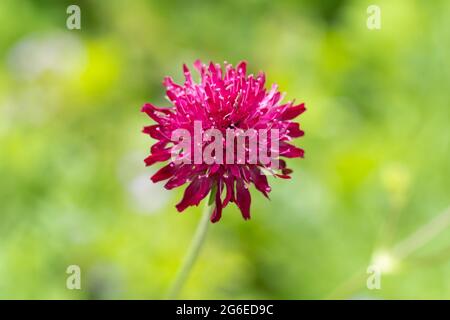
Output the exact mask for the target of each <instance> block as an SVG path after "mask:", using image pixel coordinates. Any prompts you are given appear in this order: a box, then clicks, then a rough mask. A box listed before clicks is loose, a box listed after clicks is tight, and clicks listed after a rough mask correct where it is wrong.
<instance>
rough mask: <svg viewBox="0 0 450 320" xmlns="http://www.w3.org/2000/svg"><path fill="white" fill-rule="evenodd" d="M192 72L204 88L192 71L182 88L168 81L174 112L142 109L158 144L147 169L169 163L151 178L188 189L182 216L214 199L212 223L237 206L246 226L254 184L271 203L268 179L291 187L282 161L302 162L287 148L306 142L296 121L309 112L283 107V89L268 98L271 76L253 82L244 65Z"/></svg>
mask: <svg viewBox="0 0 450 320" xmlns="http://www.w3.org/2000/svg"><path fill="white" fill-rule="evenodd" d="M194 67H195V68H196V69H197V70H198V72H199V73H200V78H201V79H200V82H199V83H197V82H195V81H194V80H193V78H192V75H191V73H190V71H189V69H188V68H187V67H186V65H184V66H183V71H184V76H185V78H186V80H185V82H184V84H183V85H179V84H176V83H174V81H173V80H172V78H170V77H167V78H165V79H164V82H163V84H164V86H165V87H166V88H167V91H166V94H167V97H168V99H169V100H170V102H171V103H172V106H171V107H168V108H159V107H155V106H154V105H152V104H150V103H147V104H145V105H144V106H143V107H142V111H143V112H145V113H146V114H147V115H148V116H149V117H150V118H152V119H153V120H154V121H155V122H156V124H154V125H151V126H147V127H144V129H143V132H144V133H146V134H149V135H150V136H151V137H152V138H154V139H156V143H155V144H153V145H152V147H151V153H150V155H149V156H148V157H147V158H146V159H145V163H146V165H147V166H150V165H152V164H154V163H157V162H168V163H167V164H166V165H165V166H164V167H162V168H161V169H159V171H157V172H156V173H155V174H154V175H153V176H152V178H151V179H152V181H153V182H159V181H164V180H168V181H167V182H166V184H165V188H166V189H169V190H170V189H173V188H176V187H179V186H181V185H183V184H186V183H188V186H187V188H186V190H185V192H184V196H183V198H182V200H181V201H180V202H179V203H178V204H177V205H176V208H177V210H178V211H180V212H181V211H183V210H184V209H186V208H187V207H189V206H193V205H198V204H199V203H200V201H201V200H202V199H204V198H205V197H206V196H207V195H208V194H209V193H210V192H211V191H212V192H213V195H214V199H215V209H214V212H213V214H212V215H211V221H212V222H216V221H219V220H220V218H221V216H222V208H224V207H225V206H227V204H228V203H230V202H234V203H236V205H237V206H238V207H239V209H240V211H241V213H242V216H243V217H244V219H250V202H251V197H250V192H249V190H248V189H249V186H250V185H251V184H254V185H255V187H256V189H257V190H258V191H260V192H261V193H262V194H263V195H264V196H266V197H268V193H269V192H270V186H269V184H268V181H267V176H266V175H267V173H269V174H272V175H274V176H275V177H279V178H283V179H288V178H290V176H289V174H290V173H291V172H292V170H290V169H289V168H287V166H286V162H285V161H284V160H282V159H280V157H285V158H297V157H303V150H302V149H300V148H297V147H295V146H293V145H291V144H290V143H289V141H291V140H292V139H293V138H297V137H301V136H303V134H304V133H303V131H302V130H301V129H300V126H299V124H298V123H296V122H293V121H292V120H293V119H294V118H295V117H297V116H298V115H300V114H301V113H302V112H304V111H305V107H304V104H303V103H302V104H298V105H295V104H294V102H292V101H291V102H287V103H284V104H282V103H281V100H282V99H283V96H282V94H281V93H280V92H279V91H278V90H277V85H272V87H271V89H270V90H266V89H265V87H264V85H265V75H264V74H263V73H260V74H259V75H258V76H257V77H254V76H253V75H251V74H250V75H247V74H246V63H245V62H240V63H239V64H238V65H237V66H236V68H234V67H233V66H232V65H231V64H227V63H225V67H224V69H222V67H221V66H220V65H219V64H213V63H212V62H211V63H210V64H209V66H207V65H205V64H202V63H201V62H200V61H198V60H197V61H196V62H195V63H194ZM180 133H182V134H180ZM186 135H190V137H189V136H188V137H186ZM181 136H183V139H182V141H181V140H180V137H181ZM191 137H193V139H190V138H191ZM225 137H226V138H225ZM241 138H242V139H241ZM230 140H231V141H230ZM235 142H236V143H235ZM258 156H259V158H258Z"/></svg>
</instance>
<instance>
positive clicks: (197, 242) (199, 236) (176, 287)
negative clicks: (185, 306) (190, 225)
mask: <svg viewBox="0 0 450 320" xmlns="http://www.w3.org/2000/svg"><path fill="white" fill-rule="evenodd" d="M213 196H214V192H211V197H213ZM211 202H212V201H208V202H206V203H205V207H204V209H203V214H202V216H201V218H200V222H199V224H198V226H197V230H196V231H195V234H194V238H192V241H191V245H190V247H189V250H188V252H187V254H186V256H185V258H184V260H183V264H182V265H181V268H180V269H179V270H178V273H177V275H176V277H175V280H174V282H173V283H172V286H171V287H170V290H169V293H168V295H167V298H168V299H176V297H177V296H178V294H179V293H180V291H181V289H182V288H183V285H184V284H185V282H186V280H187V278H188V276H189V273H190V271H191V269H192V266H193V265H194V263H195V261H196V260H197V258H198V255H199V253H200V250H201V248H202V245H203V243H204V242H205V241H204V240H205V236H206V232H207V230H208V225H209V224H210V222H209V217H210V216H211V214H212V212H213V210H214V205H212V203H211Z"/></svg>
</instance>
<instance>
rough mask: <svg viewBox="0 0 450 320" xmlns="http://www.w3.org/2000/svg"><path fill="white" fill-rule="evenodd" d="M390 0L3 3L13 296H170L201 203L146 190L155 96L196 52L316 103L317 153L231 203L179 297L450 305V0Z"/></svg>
mask: <svg viewBox="0 0 450 320" xmlns="http://www.w3.org/2000/svg"><path fill="white" fill-rule="evenodd" d="M375 2H376V3H374V1H357V0H353V1H350V0H349V1H301V0H291V1H269V0H261V1H257V0H250V1H242V0H231V1H221V2H219V1H170V2H169V1H167V2H166V1H139V0H137V1H124V0H116V1H94V0H92V1H49V0H46V1H14V0H2V1H1V2H0V21H1V22H0V298H8V299H9V298H13V299H15V298H32V299H37V298H45V299H58V298H59V299H106V298H113V299H116V298H125V299H129V298H134V299H147V298H151V299H159V298H163V297H164V294H165V292H166V290H167V288H168V286H169V284H170V282H171V279H173V277H174V275H175V273H176V270H177V267H178V266H179V265H180V263H181V260H182V258H183V256H184V253H185V252H186V249H187V247H188V245H189V242H190V239H191V237H192V235H193V232H194V230H195V226H196V223H197V221H198V219H199V216H200V211H201V209H200V208H189V209H188V210H186V211H185V213H183V214H179V213H177V212H176V210H175V207H174V205H175V204H176V203H177V202H178V200H179V199H180V197H181V195H182V191H183V190H182V189H183V188H181V189H180V190H176V191H165V190H163V188H162V186H161V184H156V185H155V184H152V183H151V182H150V180H149V177H150V176H151V174H152V173H153V172H154V171H155V170H156V168H145V167H144V163H143V159H144V158H145V156H146V155H147V153H148V151H149V146H150V144H151V140H149V138H148V136H145V135H143V134H141V132H140V131H141V129H142V127H143V126H144V125H148V124H150V123H151V120H150V119H148V118H147V116H146V115H144V114H142V113H141V112H140V107H141V105H142V104H143V103H144V102H152V103H154V104H156V105H162V106H167V105H168V102H167V101H166V100H165V98H164V90H163V87H162V84H161V82H162V79H163V77H164V76H166V75H171V76H173V77H174V78H175V80H177V81H180V80H181V79H182V71H181V66H182V63H187V64H189V65H191V64H192V62H193V61H194V60H195V59H197V58H200V59H202V60H203V61H205V62H208V61H210V60H213V61H216V62H223V61H228V62H231V63H233V64H234V65H235V64H237V62H239V61H240V60H247V61H248V64H249V69H250V72H254V73H256V72H258V71H259V70H264V71H265V72H266V75H267V80H268V83H273V82H276V83H278V84H279V86H280V89H281V90H282V91H286V92H287V99H292V98H296V99H297V101H298V102H301V101H304V102H305V103H306V105H307V108H308V111H307V112H306V113H305V114H303V115H302V116H301V117H300V118H299V120H300V122H301V125H302V127H303V129H304V130H305V131H306V135H305V137H304V138H302V139H299V140H298V141H297V145H299V146H302V147H304V148H305V150H306V158H305V159H304V160H298V159H293V160H291V161H289V165H290V166H291V167H293V169H294V174H293V179H292V180H287V181H285V180H279V179H273V178H272V179H271V185H272V189H273V191H272V193H271V200H270V201H268V200H266V199H264V198H263V197H262V196H261V195H260V194H259V193H256V192H253V203H252V219H251V220H250V221H247V222H245V221H244V220H243V219H242V218H241V216H240V213H239V212H238V210H237V209H236V208H235V206H234V205H232V206H229V207H227V208H226V210H225V212H224V216H223V218H222V220H221V221H220V223H217V224H214V225H212V226H211V228H210V230H209V234H208V238H207V243H206V245H205V248H204V251H203V252H202V254H201V256H200V258H199V261H198V263H197V264H196V265H195V268H194V269H193V272H192V274H191V277H190V278H189V281H188V283H187V284H186V286H185V288H184V290H183V292H182V293H181V295H180V298H190V299H201V298H208V299H246V298H261V299H272V298H273V299H322V298H343V299H359V298H367V299H371V298H374V299H393V298H397V299H406V298H427V299H431V298H438V299H440V298H445V299H449V298H450V231H449V230H450V229H449V228H448V225H449V224H450V221H449V220H450V218H449V217H448V211H446V210H447V209H446V208H448V206H449V204H450V197H449V195H450V181H449V177H450V165H449V163H450V161H449V158H450V150H449V144H450V134H449V130H448V126H449V120H450V111H449V110H450V109H449V97H450V94H449V89H448V86H449V83H450V64H449V62H448V54H449V52H450V20H449V16H450V2H449V1H445V0H441V1H439V0H437V1H418V0H417V1H411V0H396V1H388V0H377V1H375ZM70 4H77V5H79V6H80V8H81V30H68V29H67V28H66V19H67V17H68V14H66V8H67V6H68V5H70ZM370 4H377V5H379V6H380V8H381V29H380V30H369V29H368V28H367V26H366V20H367V18H368V14H367V12H366V10H367V7H368V6H369V5H370ZM435 219H437V220H435ZM430 223H431V224H430ZM380 252H381V254H379V253H380ZM374 263H375V264H377V265H380V264H381V266H382V267H383V271H385V272H384V273H383V275H382V278H381V289H380V290H369V289H368V288H367V287H366V280H367V278H368V277H369V276H370V274H367V273H366V270H367V268H368V267H369V266H371V265H373V264H374ZM69 265H79V266H80V268H81V272H82V281H81V283H82V289H81V290H68V289H67V288H66V279H67V277H68V275H67V274H66V268H67V267H68V266H69Z"/></svg>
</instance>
